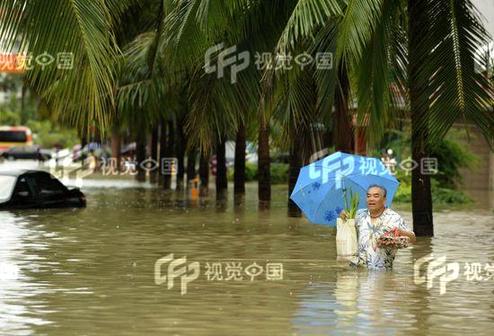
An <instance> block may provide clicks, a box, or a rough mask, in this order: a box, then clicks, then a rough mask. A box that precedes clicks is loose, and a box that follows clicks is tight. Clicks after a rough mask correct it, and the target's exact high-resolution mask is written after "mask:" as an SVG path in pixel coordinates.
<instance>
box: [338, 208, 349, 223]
mask: <svg viewBox="0 0 494 336" xmlns="http://www.w3.org/2000/svg"><path fill="white" fill-rule="evenodd" d="M340 218H341V219H342V220H344V221H346V220H347V218H348V212H346V211H345V210H341V212H340Z"/></svg>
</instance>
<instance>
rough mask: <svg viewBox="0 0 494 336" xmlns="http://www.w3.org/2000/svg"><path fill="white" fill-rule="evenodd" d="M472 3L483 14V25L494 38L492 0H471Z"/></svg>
mask: <svg viewBox="0 0 494 336" xmlns="http://www.w3.org/2000/svg"><path fill="white" fill-rule="evenodd" d="M473 3H474V5H475V6H476V7H477V9H478V10H479V12H480V13H481V14H482V16H483V21H484V25H485V27H486V28H487V30H488V31H489V33H490V35H491V37H492V38H494V0H473Z"/></svg>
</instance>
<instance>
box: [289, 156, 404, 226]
mask: <svg viewBox="0 0 494 336" xmlns="http://www.w3.org/2000/svg"><path fill="white" fill-rule="evenodd" d="M373 184H377V185H380V186H382V187H384V188H386V191H387V196H386V206H388V207H390V206H391V203H392V201H393V197H394V194H395V193H396V190H397V189H398V185H399V184H400V183H399V182H398V180H397V179H396V177H395V176H393V175H392V174H391V173H390V172H389V170H388V169H387V168H386V167H385V166H384V165H383V164H382V162H381V161H380V160H379V159H376V158H372V157H365V156H360V155H352V154H347V153H342V152H336V153H333V154H331V155H329V156H327V157H325V158H323V159H321V160H318V161H315V162H312V163H311V164H309V165H307V166H304V167H302V169H300V173H299V175H298V179H297V183H296V185H295V188H294V189H293V191H292V194H291V195H290V198H291V199H292V200H293V201H294V202H295V203H296V204H297V205H298V206H299V208H300V209H301V210H302V212H303V213H304V214H305V216H306V217H307V218H308V219H309V220H310V221H311V222H313V223H316V224H323V225H329V226H335V225H336V219H337V218H338V215H339V214H340V212H341V210H343V209H344V208H345V194H346V195H350V194H351V193H358V194H359V196H360V201H359V207H358V208H359V209H360V208H365V207H367V203H366V195H367V189H368V188H369V186H371V185H373Z"/></svg>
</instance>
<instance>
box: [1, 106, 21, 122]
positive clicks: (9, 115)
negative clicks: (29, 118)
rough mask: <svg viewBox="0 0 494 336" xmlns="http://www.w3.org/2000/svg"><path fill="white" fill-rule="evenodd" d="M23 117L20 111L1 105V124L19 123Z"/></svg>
mask: <svg viewBox="0 0 494 336" xmlns="http://www.w3.org/2000/svg"><path fill="white" fill-rule="evenodd" d="M20 122H21V118H20V115H19V113H17V112H16V111H13V110H11V109H10V108H9V107H8V106H6V105H3V106H0V125H19V124H20Z"/></svg>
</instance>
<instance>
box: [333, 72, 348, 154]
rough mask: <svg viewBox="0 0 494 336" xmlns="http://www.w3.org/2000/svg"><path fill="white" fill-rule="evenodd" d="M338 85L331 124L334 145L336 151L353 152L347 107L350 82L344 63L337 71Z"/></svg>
mask: <svg viewBox="0 0 494 336" xmlns="http://www.w3.org/2000/svg"><path fill="white" fill-rule="evenodd" d="M338 79H339V83H340V85H339V87H337V89H336V94H335V118H334V125H333V136H334V145H335V149H336V150H337V151H343V152H347V153H351V152H353V128H352V117H351V115H350V111H349V108H348V103H349V95H350V82H349V80H348V73H347V70H346V67H345V65H344V63H341V64H340V67H339V71H338Z"/></svg>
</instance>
